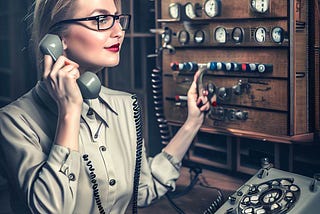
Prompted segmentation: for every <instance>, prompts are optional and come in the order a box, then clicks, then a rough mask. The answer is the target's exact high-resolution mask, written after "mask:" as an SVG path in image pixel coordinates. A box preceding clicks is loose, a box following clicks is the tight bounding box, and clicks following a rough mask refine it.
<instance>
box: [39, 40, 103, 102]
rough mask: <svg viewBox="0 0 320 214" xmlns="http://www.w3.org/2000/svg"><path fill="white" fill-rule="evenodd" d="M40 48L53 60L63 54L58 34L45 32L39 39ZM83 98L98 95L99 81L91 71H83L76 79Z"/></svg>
mask: <svg viewBox="0 0 320 214" xmlns="http://www.w3.org/2000/svg"><path fill="white" fill-rule="evenodd" d="M39 46H40V50H41V51H42V53H43V54H49V55H50V56H51V57H52V59H53V60H54V61H56V60H57V59H58V58H59V56H61V55H62V54H63V47H62V42H61V40H60V38H59V36H57V35H55V34H47V35H45V36H44V37H43V39H42V40H41V41H40V44H39ZM77 83H78V86H79V88H80V91H81V94H82V97H83V99H95V98H97V97H98V96H99V93H100V90H101V82H100V80H99V78H98V76H97V75H96V74H95V73H93V72H89V71H87V72H85V73H83V74H82V75H81V76H80V77H79V78H78V79H77Z"/></svg>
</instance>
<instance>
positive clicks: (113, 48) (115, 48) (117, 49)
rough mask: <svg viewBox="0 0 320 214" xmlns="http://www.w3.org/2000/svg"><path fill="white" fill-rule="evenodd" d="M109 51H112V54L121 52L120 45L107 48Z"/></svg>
mask: <svg viewBox="0 0 320 214" xmlns="http://www.w3.org/2000/svg"><path fill="white" fill-rule="evenodd" d="M106 49H107V50H108V51H112V52H119V50H120V43H117V44H114V45H112V46H110V47H107V48H106Z"/></svg>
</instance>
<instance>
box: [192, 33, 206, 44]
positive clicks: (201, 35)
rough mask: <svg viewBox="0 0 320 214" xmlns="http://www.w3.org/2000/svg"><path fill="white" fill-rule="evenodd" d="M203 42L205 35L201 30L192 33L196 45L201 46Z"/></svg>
mask: <svg viewBox="0 0 320 214" xmlns="http://www.w3.org/2000/svg"><path fill="white" fill-rule="evenodd" d="M204 40H205V33H204V32H203V30H197V31H196V32H195V33H194V42H195V43H196V44H201V43H203V42H204Z"/></svg>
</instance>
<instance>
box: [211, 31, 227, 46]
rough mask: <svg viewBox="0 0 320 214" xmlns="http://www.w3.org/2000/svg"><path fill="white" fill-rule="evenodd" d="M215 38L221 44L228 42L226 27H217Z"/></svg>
mask: <svg viewBox="0 0 320 214" xmlns="http://www.w3.org/2000/svg"><path fill="white" fill-rule="evenodd" d="M214 39H215V40H216V41H217V42H218V43H220V44H224V43H226V42H227V30H226V29H225V28H224V27H217V28H216V30H215V32H214Z"/></svg>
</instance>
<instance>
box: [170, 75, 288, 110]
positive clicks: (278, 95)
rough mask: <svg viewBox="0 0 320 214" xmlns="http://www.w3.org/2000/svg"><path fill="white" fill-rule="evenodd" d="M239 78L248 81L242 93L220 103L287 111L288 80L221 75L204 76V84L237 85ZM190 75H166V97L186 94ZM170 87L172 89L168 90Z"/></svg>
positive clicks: (232, 95) (219, 101)
mask: <svg viewBox="0 0 320 214" xmlns="http://www.w3.org/2000/svg"><path fill="white" fill-rule="evenodd" d="M239 80H242V84H246V83H248V86H247V87H248V88H247V89H244V91H243V94H242V95H235V94H230V96H229V97H228V99H224V100H218V105H220V104H221V105H223V104H228V105H237V106H239V105H240V106H245V107H255V108H264V109H273V110H279V111H287V109H288V100H287V99H288V93H287V87H288V86H287V81H285V80H270V79H259V78H250V79H249V78H245V77H242V78H225V77H219V76H209V75H205V76H204V85H207V84H208V83H213V84H214V85H215V86H216V87H217V88H221V87H226V88H231V87H232V86H234V85H237V84H238V82H239ZM191 81H192V78H191V77H190V76H178V77H177V78H176V81H174V80H173V78H172V77H171V76H166V77H165V81H164V88H165V90H164V97H165V98H175V96H176V95H186V94H187V91H188V88H189V86H190V84H191ZM168 89H170V90H168Z"/></svg>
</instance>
